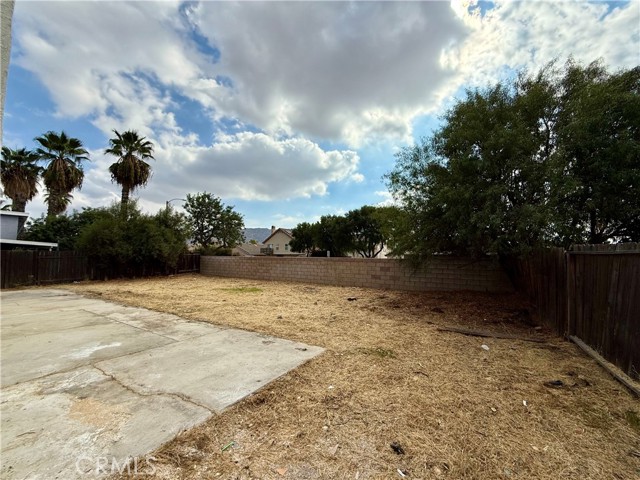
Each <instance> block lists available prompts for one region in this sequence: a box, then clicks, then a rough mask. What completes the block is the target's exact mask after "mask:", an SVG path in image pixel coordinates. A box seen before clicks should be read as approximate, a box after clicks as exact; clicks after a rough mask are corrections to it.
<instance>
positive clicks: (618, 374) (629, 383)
mask: <svg viewBox="0 0 640 480" xmlns="http://www.w3.org/2000/svg"><path fill="white" fill-rule="evenodd" d="M569 340H571V341H572V342H573V343H575V344H576V345H577V346H579V347H580V348H581V349H582V351H584V353H586V354H587V355H589V356H590V357H591V358H593V359H594V360H595V361H596V362H597V363H598V365H600V366H601V367H602V368H604V369H605V370H606V371H607V372H609V373H610V374H611V376H612V377H613V378H615V379H616V380H618V381H619V382H620V383H621V384H623V385H624V386H625V387H627V388H628V389H629V390H630V391H631V392H632V393H633V394H634V395H635V396H636V397H640V387H638V386H637V385H636V384H635V382H634V381H633V380H632V379H631V378H630V377H628V376H627V375H626V374H624V373H623V372H622V371H620V370H619V369H618V368H616V367H615V366H614V365H612V364H611V363H609V362H607V361H606V360H605V359H604V358H603V357H602V356H601V355H600V354H599V353H598V352H596V351H595V350H594V349H593V348H591V347H590V346H589V345H587V344H586V343H584V342H583V341H582V340H580V339H579V338H578V337H576V336H574V335H569Z"/></svg>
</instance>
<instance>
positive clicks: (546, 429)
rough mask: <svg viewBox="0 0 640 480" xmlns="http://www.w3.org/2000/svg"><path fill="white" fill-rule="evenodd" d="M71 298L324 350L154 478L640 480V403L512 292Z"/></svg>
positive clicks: (163, 453) (89, 290) (226, 417)
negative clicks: (532, 315) (495, 335)
mask: <svg viewBox="0 0 640 480" xmlns="http://www.w3.org/2000/svg"><path fill="white" fill-rule="evenodd" d="M65 288H66V287H65ZM69 288H70V289H71V290H74V291H76V292H79V293H84V294H90V295H98V296H99V297H100V298H103V299H109V300H114V301H117V302H121V303H125V304H128V305H136V306H142V307H146V308H150V309H155V310H159V311H164V312H171V313H174V314H177V315H180V316H182V317H184V318H188V319H194V320H202V321H206V322H211V323H214V324H216V325H226V326H231V327H237V328H242V329H246V330H251V331H256V332H262V333H267V334H271V335H277V336H280V337H283V338H288V339H292V340H297V341H301V342H306V343H309V344H314V345H319V346H322V347H324V348H325V349H326V352H325V353H324V354H322V355H321V356H319V357H317V358H316V359H314V360H312V361H310V362H309V363H307V364H305V365H303V366H302V367H300V368H298V369H297V370H295V371H293V372H291V373H289V374H288V375H286V376H284V377H282V378H280V379H279V380H277V381H276V382H274V383H272V384H270V385H268V386H267V387H266V388H264V389H262V390H260V391H259V392H258V393H257V394H255V395H253V396H251V397H248V398H246V399H244V400H243V401H241V402H240V403H238V404H236V405H235V406H233V407H231V408H229V409H228V410H226V411H225V412H224V413H223V414H221V415H219V416H217V417H215V418H212V419H211V420H209V421H207V422H206V423H205V424H203V425H201V426H200V427H197V428H194V429H192V430H190V431H187V432H184V433H183V434H181V435H179V436H178V437H177V438H176V439H175V440H173V441H171V442H170V443H168V444H166V445H165V446H163V447H162V448H160V449H159V450H157V451H156V452H155V453H154V454H153V455H154V457H155V458H156V459H157V461H156V463H155V464H154V467H155V469H156V474H155V476H154V477H153V478H165V479H178V478H180V479H182V478H185V479H186V478H189V479H201V478H203V479H208V478H211V479H215V478H224V479H230V478H233V479H250V478H251V479H316V478H319V479H341V478H345V479H346V478H349V479H373V478H375V479H378V478H380V479H393V478H403V477H404V476H406V478H414V479H415V478H421V479H440V478H442V479H501V478H505V479H507V478H509V479H516V478H517V479H554V480H555V479H559V478H562V479H572V478H575V479H630V480H631V479H637V478H640V402H638V400H636V399H634V398H633V397H632V396H631V395H630V394H629V393H628V392H627V391H626V390H625V389H624V387H622V386H621V385H619V384H618V383H617V382H616V381H615V380H613V379H612V378H611V377H610V376H609V375H608V374H607V373H605V372H604V371H603V370H602V369H601V368H600V367H599V366H598V365H597V364H596V363H595V362H593V361H592V360H591V359H589V358H588V357H586V356H585V355H583V354H582V353H581V352H580V351H579V350H578V349H577V347H575V346H574V345H572V344H570V343H567V342H564V341H562V340H560V339H557V338H554V337H553V336H551V335H549V334H548V332H545V331H544V330H540V329H535V328H534V326H533V325H532V324H531V321H530V319H529V318H528V315H527V314H526V310H523V308H524V307H525V305H523V304H522V302H521V301H520V300H519V299H518V298H517V297H515V296H513V295H485V294H472V293H464V294H461V293H428V294H412V293H402V292H390V291H381V290H369V289H359V288H350V287H344V288H343V287H324V286H318V285H305V284H287V283H278V282H258V281H250V280H236V279H221V278H207V277H203V276H199V275H190V276H175V277H170V278H157V279H152V280H135V281H112V282H105V283H85V284H77V285H73V286H69ZM442 326H456V327H463V328H476V329H483V330H491V331H493V332H501V333H511V334H516V335H520V336H524V337H536V338H542V339H546V340H547V342H546V343H532V342H526V341H520V340H507V339H492V338H479V337H472V336H465V335H461V334H459V333H450V332H443V331H438V330H437V329H438V327H442ZM483 345H484V346H485V348H483ZM486 347H488V350H487V349H486ZM558 380H559V381H561V382H562V384H561V385H559V384H557V385H552V384H549V383H547V382H553V381H558ZM545 383H547V385H545ZM556 383H558V382H556ZM231 442H233V443H231ZM230 444H231V446H229V445H230ZM392 444H393V446H394V447H395V450H394V448H392ZM225 447H226V448H225ZM132 478H136V479H137V478H144V477H142V476H140V475H137V476H135V477H132Z"/></svg>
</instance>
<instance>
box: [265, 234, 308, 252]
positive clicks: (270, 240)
mask: <svg viewBox="0 0 640 480" xmlns="http://www.w3.org/2000/svg"><path fill="white" fill-rule="evenodd" d="M292 239H293V235H291V230H289V229H287V228H276V227H271V235H269V236H268V237H267V238H265V239H264V241H263V242H262V243H263V244H264V245H265V246H264V247H263V248H262V253H264V254H265V255H295V256H299V255H300V253H298V252H292V251H291V247H290V246H289V243H290V242H291V240H292Z"/></svg>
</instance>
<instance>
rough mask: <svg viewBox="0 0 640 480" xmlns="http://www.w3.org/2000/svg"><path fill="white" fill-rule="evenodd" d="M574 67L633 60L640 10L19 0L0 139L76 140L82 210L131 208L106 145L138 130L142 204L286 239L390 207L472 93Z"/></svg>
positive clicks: (13, 144) (616, 5)
mask: <svg viewBox="0 0 640 480" xmlns="http://www.w3.org/2000/svg"><path fill="white" fill-rule="evenodd" d="M569 56H572V57H573V58H574V59H575V60H577V61H579V62H582V63H584V64H587V63H590V62H592V61H594V60H597V59H602V60H603V61H604V63H605V65H606V66H607V67H608V68H610V69H611V70H616V69H620V68H631V67H634V66H637V65H639V64H640V0H632V1H624V2H622V1H619V2H600V1H596V2H586V1H553V2H551V1H544V2H543V1H519V2H503V1H495V2H476V1H451V2H444V1H432V2H426V1H425V2H418V1H413V2H375V1H372V2H364V1H356V2H348V3H344V2H337V1H327V2H274V1H264V2H222V1H200V2H173V1H138V2H128V1H112V2H110V1H30V0H17V1H16V5H15V11H14V17H13V39H12V51H11V59H10V66H9V78H8V81H7V97H6V103H5V117H4V137H3V145H6V146H8V147H10V148H22V147H26V148H30V149H31V148H35V146H36V145H35V142H34V141H33V139H34V138H35V137H36V136H39V135H41V134H42V133H44V132H46V131H49V130H53V131H56V132H59V131H61V130H64V131H65V132H66V133H67V134H68V135H70V136H73V137H76V138H79V139H80V140H82V142H83V143H84V145H85V147H86V148H87V150H89V152H90V159H91V160H90V162H87V163H86V164H85V167H84V168H85V180H84V184H83V186H82V189H81V190H80V191H76V192H74V194H73V195H74V199H73V202H72V205H71V207H70V210H72V209H78V210H79V209H82V208H83V207H99V206H105V205H109V204H111V203H112V202H114V201H117V200H119V197H120V188H119V186H118V185H117V184H114V183H112V182H111V179H110V176H109V173H108V170H107V168H108V166H109V165H110V164H111V163H113V162H114V161H115V158H114V157H110V156H105V155H104V150H105V148H107V147H108V140H109V138H112V137H113V132H112V131H113V130H114V129H116V130H118V131H121V132H122V131H124V130H131V129H132V130H136V131H138V132H139V133H140V134H141V135H144V136H146V137H147V138H148V139H149V140H151V141H152V142H153V143H154V145H155V152H154V157H155V160H153V161H152V162H151V163H152V168H153V171H154V173H153V177H152V178H151V180H150V182H149V184H148V185H147V187H146V188H142V189H139V190H137V191H136V192H135V193H134V195H133V196H134V197H137V198H138V199H139V205H140V206H141V207H142V209H143V210H145V211H147V212H156V211H157V210H158V209H160V208H162V207H164V205H165V202H166V201H167V200H170V199H178V200H174V201H173V202H172V205H174V206H175V207H176V208H178V209H179V208H181V207H180V206H181V204H182V201H181V200H179V199H184V198H185V196H186V194H187V193H191V194H194V193H197V192H204V191H206V192H210V193H213V194H215V195H217V196H219V197H221V198H222V200H223V202H224V203H225V204H227V205H233V206H234V207H235V209H236V210H237V211H238V212H239V213H241V214H242V215H243V216H244V220H245V225H246V226H247V227H269V226H271V225H275V226H278V227H289V228H291V227H295V226H296V225H297V224H298V223H299V222H302V221H317V220H318V219H319V218H320V216H321V215H328V214H338V215H339V214H344V213H346V212H348V211H349V210H352V209H356V208H359V207H361V206H362V205H377V204H385V203H388V202H389V201H390V196H389V193H388V191H387V188H386V185H385V181H384V179H383V175H384V174H385V173H387V172H389V171H390V170H391V169H392V168H393V166H394V162H395V160H394V155H395V153H396V152H397V151H398V150H400V149H401V148H403V147H405V146H408V145H412V144H413V143H415V142H417V141H419V139H420V138H422V137H424V136H428V135H430V134H431V133H432V132H433V131H434V129H436V128H437V127H438V125H439V124H440V122H441V120H440V119H441V117H442V115H443V114H444V113H445V112H446V110H447V109H448V108H450V107H451V106H452V105H453V104H454V103H455V101H456V99H460V98H463V96H464V92H465V90H466V89H469V88H477V87H483V86H488V85H490V84H493V83H495V82H497V81H499V80H501V79H504V78H509V77H510V76H513V75H514V73H515V72H517V71H519V70H521V69H528V70H529V71H531V72H535V71H536V70H538V69H540V68H541V67H543V66H544V65H545V64H546V63H548V62H549V61H551V60H553V59H557V60H558V61H559V62H560V63H561V64H562V63H564V61H566V59H567V58H568V57H569ZM41 190H43V189H42V188H41ZM45 210H46V209H45V205H44V195H43V193H40V194H39V195H38V197H37V198H36V199H34V201H33V202H31V203H29V204H28V205H27V211H29V212H30V213H31V215H32V216H35V217H37V216H39V215H40V214H42V213H43V212H44V211H45Z"/></svg>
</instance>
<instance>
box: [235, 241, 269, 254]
mask: <svg viewBox="0 0 640 480" xmlns="http://www.w3.org/2000/svg"><path fill="white" fill-rule="evenodd" d="M263 248H265V247H264V245H263V244H262V243H251V242H245V243H243V244H242V245H238V246H237V247H234V249H233V250H232V252H231V254H232V255H235V256H239V257H255V256H256V255H264V253H261V252H260V251H261V250H262V249H263Z"/></svg>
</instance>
